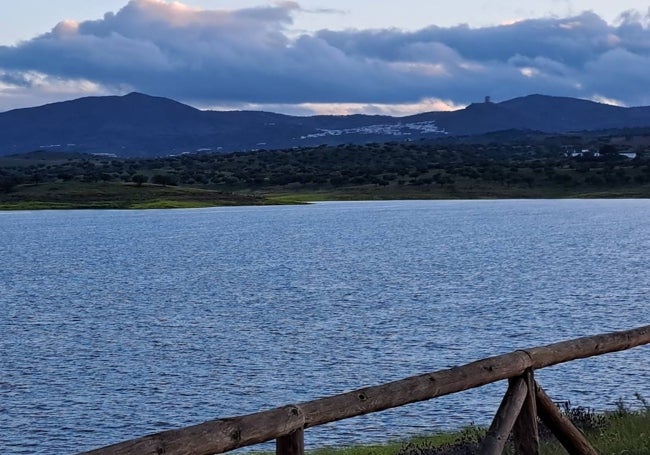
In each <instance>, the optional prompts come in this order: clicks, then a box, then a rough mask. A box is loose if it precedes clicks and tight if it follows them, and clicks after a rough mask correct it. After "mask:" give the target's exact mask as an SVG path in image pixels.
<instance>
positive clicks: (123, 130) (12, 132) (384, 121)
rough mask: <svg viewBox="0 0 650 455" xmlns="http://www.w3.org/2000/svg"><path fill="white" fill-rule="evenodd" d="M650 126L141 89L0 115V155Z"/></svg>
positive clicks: (534, 108)
mask: <svg viewBox="0 0 650 455" xmlns="http://www.w3.org/2000/svg"><path fill="white" fill-rule="evenodd" d="M638 127H650V107H637V108H623V107H617V106H610V105H605V104H600V103H595V102H592V101H586V100H579V99H573V98H562V97H551V96H544V95H531V96H526V97H523V98H516V99H512V100H508V101H504V102H501V103H491V102H486V103H476V104H471V105H469V106H468V107H467V108H465V109H461V110H458V111H454V112H428V113H423V114H417V115H412V116H408V117H390V116H373V115H350V116H311V117H297V116H289V115H282V114H274V113H270V112H256V111H230V112H216V111H201V110H198V109H195V108H193V107H190V106H187V105H185V104H182V103H179V102H177V101H173V100H170V99H167V98H160V97H153V96H148V95H144V94H141V93H131V94H128V95H125V96H106V97H87V98H81V99H77V100H72V101H65V102H60V103H53V104H48V105H44V106H40V107H34V108H26V109H15V110H12V111H8V112H4V113H0V156H2V155H11V154H16V153H26V152H30V151H34V150H51V151H59V152H85V153H101V154H113V155H116V156H121V157H156V156H168V155H174V154H181V153H186V152H197V151H205V152H208V151H211V152H225V151H246V150H257V149H287V148H293V147H310V146H316V145H320V144H328V145H337V144H364V143H371V142H389V141H414V140H420V139H436V138H445V137H455V136H467V135H478V134H485V133H491V132H497V131H504V130H520V131H539V132H546V133H562V132H570V131H589V130H603V129H620V128H638Z"/></svg>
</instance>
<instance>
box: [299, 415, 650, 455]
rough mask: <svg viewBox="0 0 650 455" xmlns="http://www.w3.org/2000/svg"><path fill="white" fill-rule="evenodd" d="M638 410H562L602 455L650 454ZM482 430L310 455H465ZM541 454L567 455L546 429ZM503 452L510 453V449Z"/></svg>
mask: <svg viewBox="0 0 650 455" xmlns="http://www.w3.org/2000/svg"><path fill="white" fill-rule="evenodd" d="M644 405H645V408H644V409H643V410H641V411H630V410H629V409H626V408H624V407H620V408H619V409H617V410H616V411H613V412H607V413H603V414H595V413H593V412H591V411H589V410H587V409H584V408H571V409H569V408H565V409H564V410H563V411H564V413H565V415H567V416H568V417H569V418H570V419H571V420H572V421H573V422H574V424H575V425H576V426H577V427H578V428H579V429H580V430H581V431H583V432H584V433H585V435H586V436H587V439H588V440H589V442H590V443H591V444H592V445H593V446H594V448H595V449H596V450H597V451H598V453H600V454H602V455H615V454H616V455H618V454H626V455H650V407H648V406H647V403H645V402H644ZM485 431H486V429H485V428H479V427H474V426H471V427H469V428H466V429H464V430H461V431H457V432H449V433H442V434H436V435H432V436H425V437H417V438H412V439H410V440H408V441H405V442H400V441H398V442H389V443H386V444H378V445H364V446H355V447H344V448H322V449H316V450H313V451H309V453H310V454H311V455H466V454H474V453H478V452H477V450H478V447H479V445H480V440H481V438H482V437H483V436H484V435H485ZM540 433H541V446H540V453H541V454H542V455H560V454H566V451H565V450H564V448H563V447H562V446H561V445H560V444H559V443H558V442H557V440H556V439H555V437H554V436H552V435H551V434H550V433H549V432H548V430H546V429H545V428H543V427H542V428H541V429H540ZM506 453H513V452H512V448H509V449H507V451H506Z"/></svg>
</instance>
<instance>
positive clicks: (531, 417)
mask: <svg viewBox="0 0 650 455" xmlns="http://www.w3.org/2000/svg"><path fill="white" fill-rule="evenodd" d="M521 378H523V379H524V381H526V388H527V393H526V399H525V400H524V405H523V406H522V408H521V411H520V412H519V417H518V418H517V421H516V422H515V426H514V428H513V431H512V435H513V437H514V442H515V453H516V454H518V455H538V454H539V432H538V430H537V404H536V400H535V378H534V376H533V370H532V368H529V369H528V370H526V372H525V373H524V374H523V375H521ZM515 379H516V378H513V379H510V382H512V381H513V380H515Z"/></svg>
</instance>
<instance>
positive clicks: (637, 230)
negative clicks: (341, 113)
mask: <svg viewBox="0 0 650 455" xmlns="http://www.w3.org/2000/svg"><path fill="white" fill-rule="evenodd" d="M0 230H1V232H2V241H1V242H0V258H2V261H3V266H2V268H1V269H0V315H1V316H0V353H1V356H0V428H2V431H0V452H2V453H5V454H36V453H42V454H45V453H47V454H51V453H74V452H77V451H81V450H88V449H91V448H95V447H98V446H102V445H106V444H109V443H113V442H117V441H120V440H123V439H128V438H132V437H137V436H141V435H144V434H148V433H151V432H157V431H162V430H166V429H170V428H177V427H181V426H185V425H190V424H195V423H200V422H202V421H205V420H209V419H214V418H218V417H226V416H232V415H240V414H245V413H251V412H256V411H259V410H262V409H266V408H269V407H274V406H278V405H284V404H287V403H295V402H300V401H305V400H310V399H313V398H317V397H322V396H327V395H331V394H335V393H339V392H344V391H347V390H350V389H354V388H359V387H362V386H367V385H373V384H379V383H382V382H386V381H390V380H395V379H401V378H403V377H406V376H410V375H414V374H419V373H423V372H428V371H435V370H438V369H441V368H447V367H450V366H455V365H459V364H463V363H467V362H470V361H472V360H476V359H479V358H482V357H486V356H490V355H496V354H500V353H505V352H509V351H512V350H514V349H517V348H523V347H530V346H535V345H538V344H544V343H550V342H555V341H559V340H562V339H567V338H574V337H578V336H583V335H590V334H596V333H601V332H606V331H612V330H621V329H628V328H633V327H637V326H641V325H645V324H648V323H650V318H649V316H648V315H649V314H650V312H649V311H648V308H649V304H648V302H649V300H648V295H649V290H650V273H648V266H649V261H648V257H647V252H648V251H649V250H650V201H644V200H616V201H603V200H598V201H579V200H563V201H411V202H355V203H321V204H315V205H311V206H296V207H289V206H285V207H244V208H215V209H199V210H160V211H158V210H150V211H60V212H55V211H44V212H0ZM648 354H649V351H648V349H647V348H639V349H636V350H632V351H628V352H624V353H617V354H610V355H607V356H603V357H600V358H596V359H589V360H582V361H577V362H572V363H570V364H566V365H563V366H559V367H553V368H550V369H547V370H543V371H539V372H538V379H539V381H540V382H541V383H542V385H543V386H544V387H545V388H546V389H547V391H548V392H549V394H550V395H551V396H552V397H553V398H555V399H558V400H559V399H569V400H571V401H572V402H574V403H576V404H581V405H585V406H592V407H595V408H596V409H604V408H609V407H612V406H613V405H614V402H615V401H616V400H617V399H618V398H619V397H620V398H623V399H624V400H626V401H627V402H629V403H633V401H634V394H635V393H640V394H642V395H643V396H645V397H646V398H647V397H650V377H649V375H650V363H649V360H648V358H649V357H650V356H649V355H648ZM505 387H506V385H505V384H503V383H499V384H493V385H490V386H488V387H485V388H481V389H478V390H475V391H470V392H465V393H462V394H457V395H452V396H449V397H444V398H441V399H436V400H433V401H430V402H428V403H420V404H417V405H410V406H406V407H403V408H399V409H396V410H392V411H387V412H383V413H379V414H374V415H370V416H363V417H360V418H355V419H352V420H348V421H345V422H341V423H337V424H331V425H327V426H324V427H321V428H316V429H310V430H308V431H307V434H306V442H307V445H308V447H314V446H319V445H325V444H347V443H357V442H368V441H382V440H386V439H390V438H396V437H405V436H407V435H410V434H418V433H422V432H431V431H436V430H440V429H445V428H454V427H458V426H461V425H466V424H469V423H471V422H477V423H486V422H489V421H490V419H491V417H492V415H493V414H494V412H495V410H496V407H497V405H498V402H499V400H500V397H501V395H502V394H503V392H504V390H505Z"/></svg>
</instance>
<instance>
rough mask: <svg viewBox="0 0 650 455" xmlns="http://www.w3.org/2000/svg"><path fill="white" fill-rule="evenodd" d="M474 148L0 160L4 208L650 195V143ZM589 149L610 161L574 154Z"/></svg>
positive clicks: (414, 145)
mask: <svg viewBox="0 0 650 455" xmlns="http://www.w3.org/2000/svg"><path fill="white" fill-rule="evenodd" d="M464 140H465V139H457V140H454V141H451V140H450V141H447V142H442V141H438V142H426V141H421V142H400V143H397V142H395V143H387V144H366V145H342V146H320V147H315V148H303V149H291V150H279V151H263V150H262V151H256V152H246V153H231V154H191V155H182V156H174V157H166V158H159V159H117V158H108V157H105V156H93V155H73V154H56V153H48V152H34V153H30V154H26V155H17V156H12V157H5V158H0V208H26V207H32V208H34V207H57V208H66V207H89V208H90V207H92V208H98V207H108V208H134V207H177V206H182V207H184V206H198V207H201V206H208V205H232V204H266V203H295V202H310V201H318V200H373V199H378V200H380V199H488V198H489V199H494V198H620V197H630V198H635V197H650V135H644V136H641V137H636V136H630V138H629V140H626V139H625V138H622V139H621V138H618V137H606V138H602V137H582V136H571V137H565V136H561V137H550V138H549V137H547V136H542V137H541V138H535V137H527V138H526V141H525V142H523V140H519V141H514V140H513V141H509V142H508V141H506V142H485V143H464ZM585 148H589V149H590V150H592V151H600V152H601V155H600V156H594V154H593V153H592V154H585V156H577V157H573V156H571V154H570V153H568V152H570V151H572V150H583V149H585ZM630 151H633V152H634V153H636V157H635V158H634V159H630V158H628V157H625V156H622V155H620V154H619V153H620V152H630Z"/></svg>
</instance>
